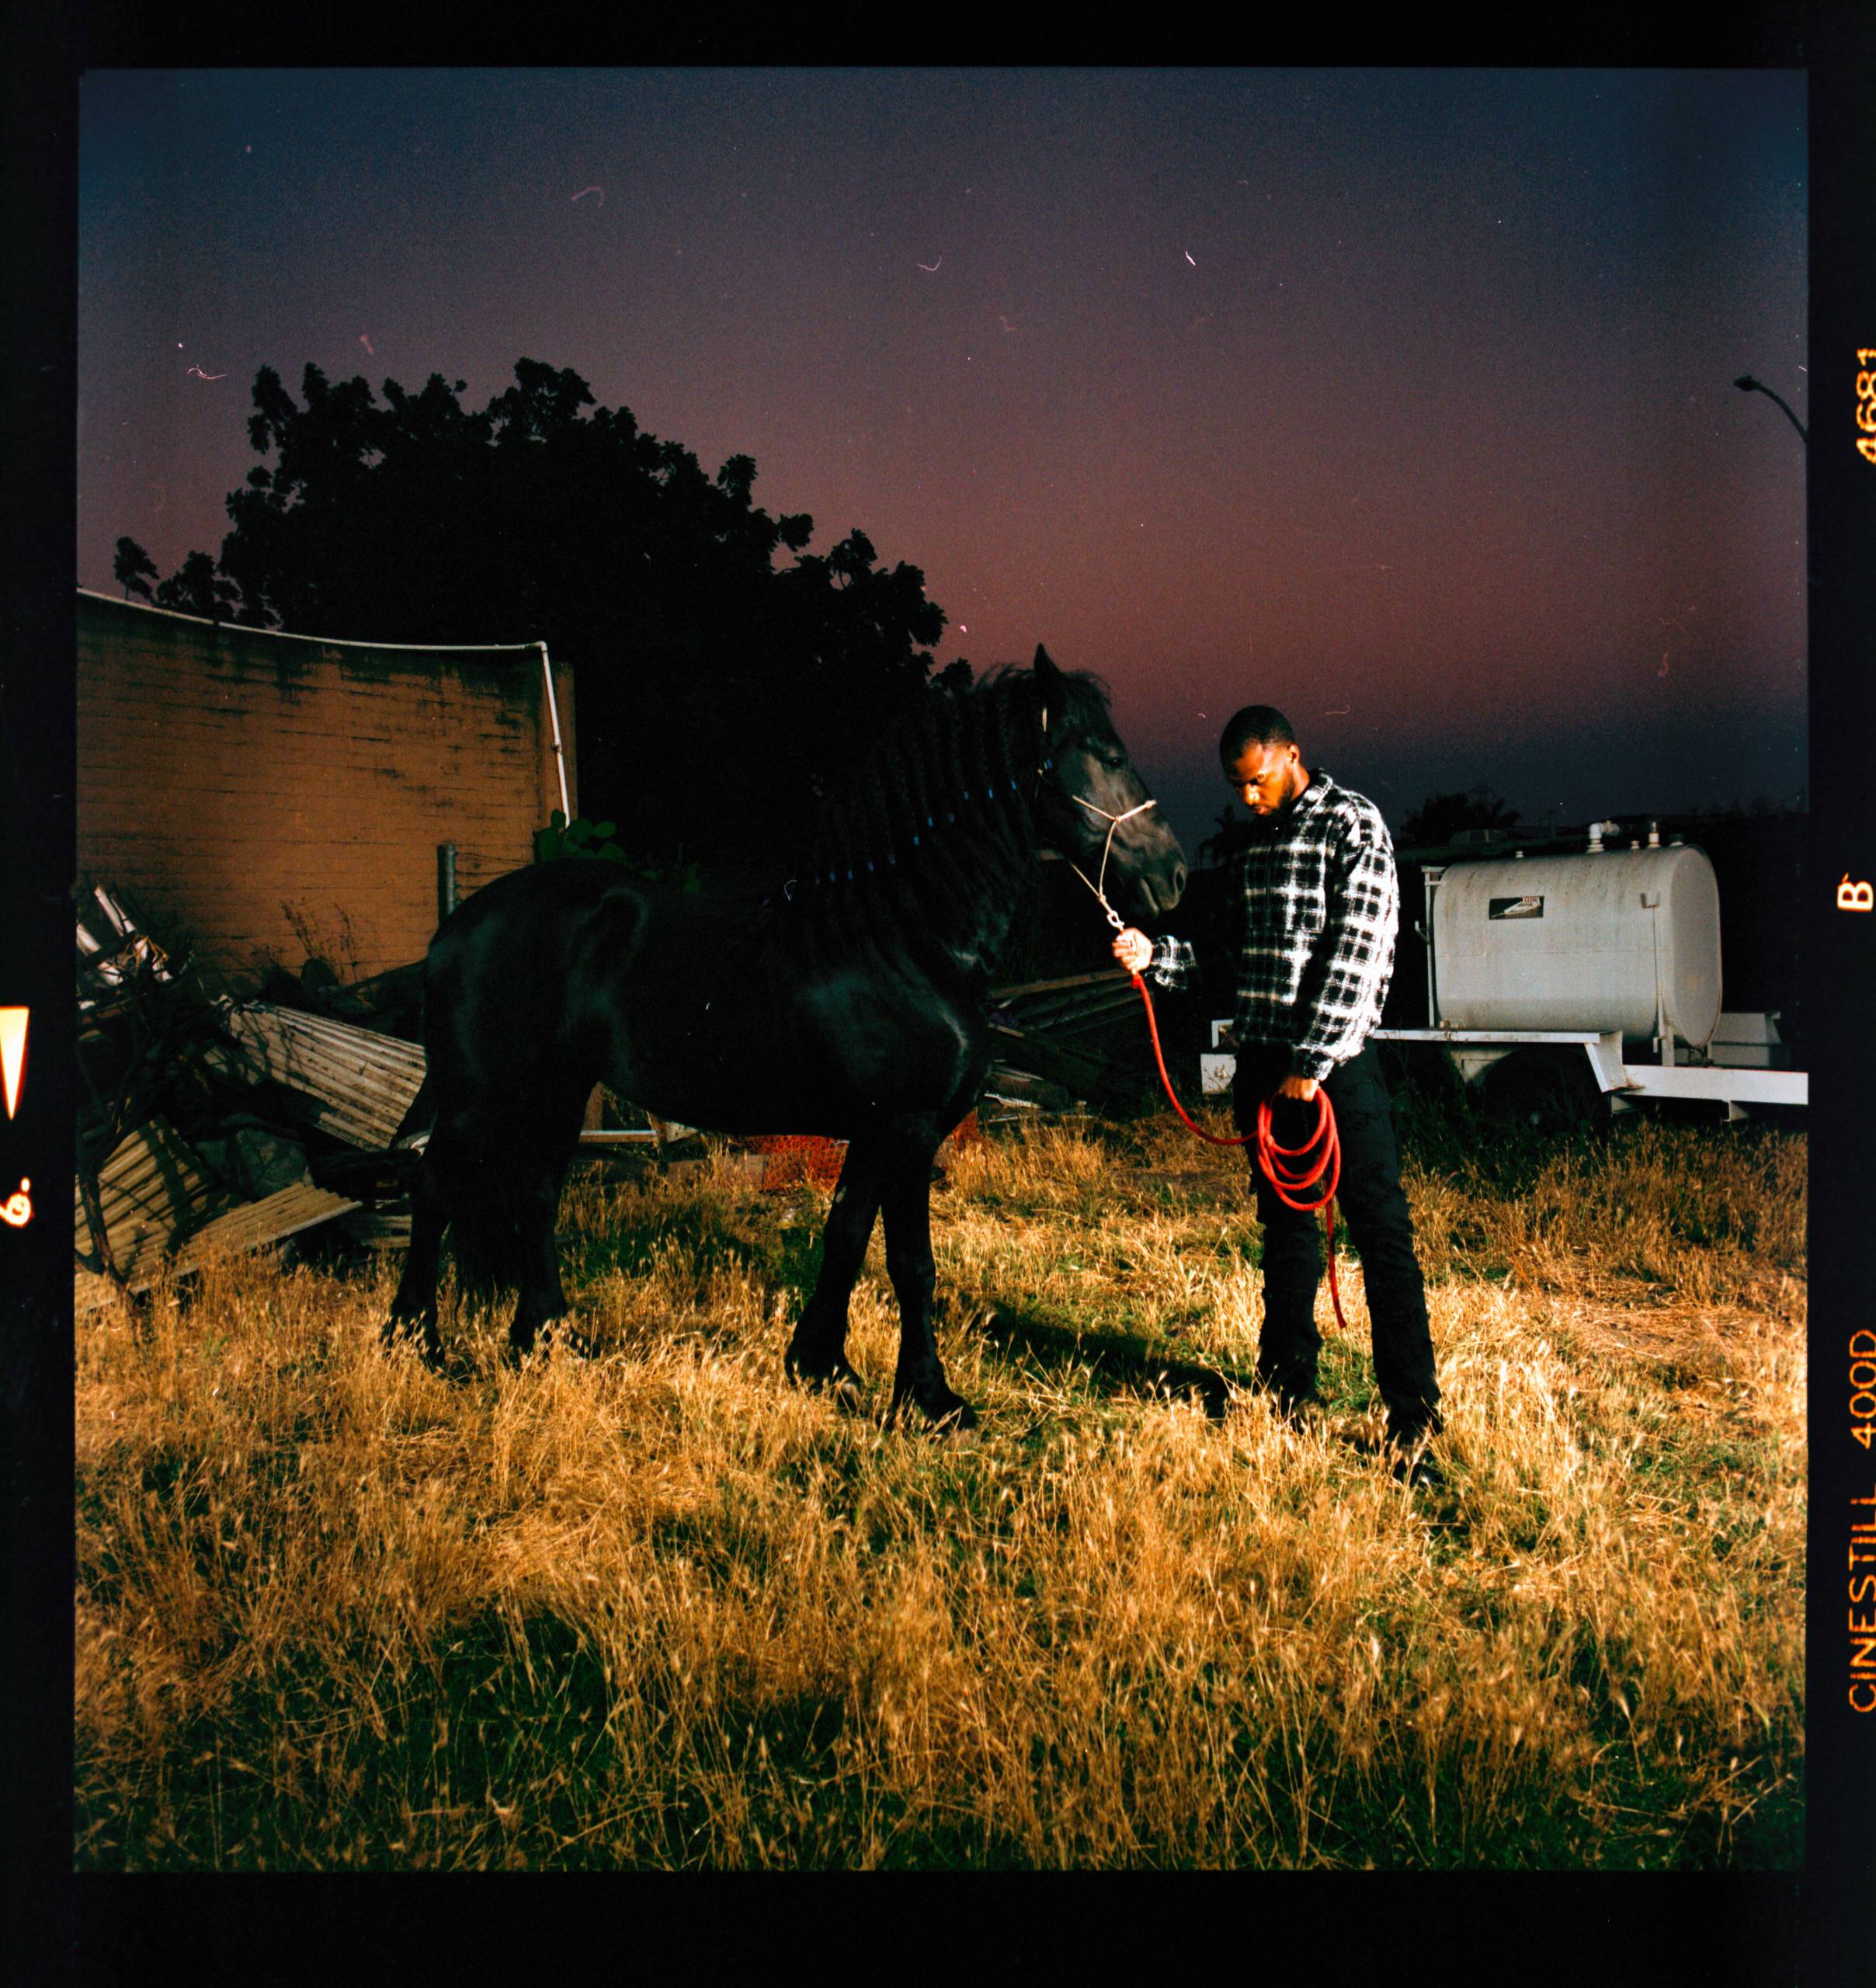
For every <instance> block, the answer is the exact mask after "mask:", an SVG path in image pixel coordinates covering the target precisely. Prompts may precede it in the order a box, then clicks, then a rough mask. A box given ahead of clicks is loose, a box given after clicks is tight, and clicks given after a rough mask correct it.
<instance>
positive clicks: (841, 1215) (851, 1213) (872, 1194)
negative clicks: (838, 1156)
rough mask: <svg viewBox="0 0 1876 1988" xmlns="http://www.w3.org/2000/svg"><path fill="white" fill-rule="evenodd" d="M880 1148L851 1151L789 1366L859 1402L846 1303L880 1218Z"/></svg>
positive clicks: (863, 1145) (871, 1142) (870, 1143)
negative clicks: (849, 1351)
mask: <svg viewBox="0 0 1876 1988" xmlns="http://www.w3.org/2000/svg"><path fill="white" fill-rule="evenodd" d="M880 1159H881V1152H880V1145H879V1142H878V1141H877V1139H875V1138H867V1137H865V1136H862V1137H861V1138H856V1139H855V1140H854V1141H853V1142H852V1143H851V1144H850V1145H849V1146H848V1148H847V1156H846V1162H845V1163H844V1164H843V1165H842V1167H841V1170H840V1183H839V1186H838V1187H836V1188H835V1190H834V1204H833V1207H832V1208H831V1209H830V1210H829V1213H828V1218H827V1227H826V1229H825V1231H824V1232H822V1237H821V1271H820V1274H819V1276H818V1277H816V1278H815V1288H814V1295H812V1296H811V1298H809V1299H808V1302H807V1303H806V1304H805V1305H804V1306H803V1307H802V1308H801V1319H800V1322H798V1323H797V1325H796V1326H795V1329H794V1337H793V1338H792V1339H791V1340H790V1341H789V1343H788V1352H787V1357H786V1359H785V1361H784V1363H783V1364H785V1366H786V1367H787V1371H788V1375H789V1378H790V1379H791V1380H797V1381H808V1382H821V1383H825V1384H828V1385H832V1386H833V1387H834V1388H837V1389H839V1391H840V1392H842V1394H851V1395H855V1396H857V1395H858V1393H859V1391H860V1376H859V1375H857V1374H856V1373H855V1372H854V1371H853V1368H851V1367H850V1366H849V1364H847V1354H846V1345H847V1301H848V1300H849V1298H851V1297H852V1296H853V1284H854V1280H855V1279H856V1278H857V1277H859V1275H860V1265H861V1264H862V1263H864V1262H865V1261H866V1259H867V1243H868V1241H869V1240H870V1238H871V1236H872V1234H873V1221H874V1216H875V1215H877V1214H878V1212H879V1201H880V1184H879V1183H880Z"/></svg>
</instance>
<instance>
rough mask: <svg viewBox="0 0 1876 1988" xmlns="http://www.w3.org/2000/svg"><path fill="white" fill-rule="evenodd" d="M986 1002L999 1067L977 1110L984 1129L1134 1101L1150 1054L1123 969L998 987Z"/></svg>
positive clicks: (992, 1072) (994, 1068) (1130, 982)
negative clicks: (1145, 1058) (1145, 1056)
mask: <svg viewBox="0 0 1876 1988" xmlns="http://www.w3.org/2000/svg"><path fill="white" fill-rule="evenodd" d="M991 1000H992V1009H991V1027H992V1031H993V1033H992V1041H993V1042H994V1044H995V1049H996V1061H995V1062H993V1063H992V1065H991V1066H990V1075H989V1076H988V1079H986V1080H985V1086H984V1094H983V1097H982V1099H981V1100H980V1102H979V1104H978V1121H979V1122H980V1123H981V1124H982V1125H984V1126H985V1128H990V1127H992V1126H998V1125H1011V1124H1022V1123H1024V1122H1025V1121H1034V1120H1035V1119H1037V1118H1044V1117H1063V1116H1066V1115H1068V1114H1075V1113H1085V1112H1086V1110H1088V1109H1089V1107H1090V1105H1093V1106H1094V1107H1096V1108H1097V1109H1100V1110H1113V1109H1115V1108H1117V1107H1124V1106H1125V1105H1127V1103H1131V1102H1132V1101H1133V1099H1134V1094H1135V1093H1136V1092H1137V1090H1138V1088H1139V1084H1138V1078H1139V1073H1140V1069H1141V1056H1142V1055H1143V1054H1147V1053H1150V1052H1147V1051H1145V1043H1146V1041H1147V1037H1146V1030H1145V1024H1144V1023H1143V1022H1142V1020H1141V1017H1140V997H1139V996H1138V994H1136V993H1135V992H1134V984H1133V977H1132V975H1130V974H1129V973H1127V971H1125V970H1124V968H1120V967H1113V968H1105V969H1103V970H1102V971H1100V972H1096V973H1078V974H1074V975H1070V976H1069V977H1068V978H1066V979H1059V980H1033V981H1029V982H1025V983H1023V985H1019V986H1014V987H999V988H996V989H993V990H992V995H991Z"/></svg>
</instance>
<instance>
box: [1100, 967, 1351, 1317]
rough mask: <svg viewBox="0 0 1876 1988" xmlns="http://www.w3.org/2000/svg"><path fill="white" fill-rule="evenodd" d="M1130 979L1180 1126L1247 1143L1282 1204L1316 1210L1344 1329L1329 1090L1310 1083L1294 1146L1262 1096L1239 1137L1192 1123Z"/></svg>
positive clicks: (1217, 1140)
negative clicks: (1305, 1193) (1302, 1128)
mask: <svg viewBox="0 0 1876 1988" xmlns="http://www.w3.org/2000/svg"><path fill="white" fill-rule="evenodd" d="M1133 981H1134V985H1135V986H1136V987H1137V988H1138V989H1139V990H1140V998H1141V1000H1142V1001H1144V1002H1145V1003H1146V1025H1147V1029H1148V1033H1149V1034H1151V1035H1152V1038H1153V1060H1154V1062H1155V1063H1157V1064H1158V1065H1159V1081H1160V1083H1162V1085H1163V1086H1165V1089H1166V1097H1167V1099H1168V1100H1169V1103H1171V1105H1172V1109H1173V1110H1175V1111H1176V1112H1177V1113H1178V1114H1179V1117H1181V1118H1182V1119H1183V1120H1184V1121H1185V1123H1186V1130H1187V1131H1190V1132H1192V1133H1193V1134H1195V1135H1197V1137H1198V1138H1201V1139H1203V1140H1204V1142H1205V1143H1206V1144H1207V1145H1211V1146H1245V1145H1248V1146H1251V1147H1252V1149H1253V1150H1254V1151H1255V1152H1256V1156H1257V1165H1258V1167H1259V1170H1261V1172H1262V1173H1263V1176H1264V1178H1265V1179H1266V1180H1268V1181H1269V1182H1270V1188H1271V1191H1272V1192H1273V1194H1275V1195H1276V1197H1277V1199H1278V1200H1279V1201H1281V1202H1282V1203H1283V1204H1284V1207H1285V1208H1294V1209H1295V1210H1296V1211H1297V1212H1298V1214H1299V1215H1315V1213H1317V1212H1318V1211H1320V1212H1321V1214H1322V1228H1323V1231H1324V1232H1325V1235H1326V1236H1328V1239H1329V1298H1330V1299H1331V1301H1332V1302H1333V1304H1334V1305H1335V1308H1336V1322H1337V1323H1339V1325H1340V1326H1341V1327H1342V1329H1343V1331H1344V1332H1346V1331H1347V1330H1348V1321H1347V1319H1345V1318H1343V1315H1342V1291H1341V1288H1340V1287H1339V1285H1338V1284H1337V1283H1336V1188H1337V1187H1339V1186H1340V1184H1341V1181H1342V1142H1341V1140H1340V1139H1339V1138H1338V1137H1337V1135H1336V1107H1334V1106H1333V1105H1332V1104H1331V1103H1329V1093H1328V1092H1327V1091H1326V1090H1324V1089H1323V1088H1322V1086H1321V1085H1319V1084H1318V1086H1316V1128H1315V1131H1313V1132H1311V1134H1310V1135H1309V1137H1308V1138H1306V1139H1305V1141H1304V1142H1303V1143H1302V1144H1301V1145H1300V1146H1280V1145H1278V1144H1277V1142H1276V1140H1275V1139H1274V1138H1272V1137H1271V1135H1270V1100H1269V1099H1268V1098H1267V1097H1266V1098H1264V1099H1263V1100H1260V1101H1259V1104H1258V1107H1257V1129H1256V1131H1255V1132H1247V1133H1246V1134H1245V1135H1244V1136H1243V1137H1242V1138H1235V1139H1232V1138H1224V1137H1222V1136H1221V1135H1219V1134H1218V1133H1217V1132H1208V1131H1206V1130H1205V1128H1204V1127H1203V1126H1202V1125H1195V1124H1193V1122H1192V1120H1191V1117H1190V1115H1189V1114H1187V1112H1186V1107H1184V1106H1183V1104H1181V1103H1179V1097H1178V1094H1177V1093H1176V1092H1175V1091H1174V1090H1173V1088H1172V1079H1171V1078H1170V1077H1169V1076H1167V1074H1166V1055H1165V1052H1164V1051H1162V1049H1161V1048H1160V1046H1159V1021H1158V1020H1157V1019H1156V1018H1155V1016H1154V1013H1153V997H1152V995H1151V994H1150V993H1149V992H1148V991H1147V984H1146V982H1145V980H1143V979H1142V978H1141V976H1140V975H1138V974H1135V975H1134V976H1133ZM1318 1146H1319V1147H1320V1148H1321V1149H1322V1155H1321V1157H1320V1158H1319V1159H1318V1160H1317V1161H1316V1163H1315V1165H1314V1166H1311V1167H1309V1168H1308V1170H1307V1171H1305V1168H1304V1165H1303V1163H1304V1162H1305V1161H1306V1160H1307V1159H1308V1156H1309V1155H1310V1154H1311V1153H1312V1152H1315V1150H1316V1149H1317V1148H1318ZM1291 1161H1294V1162H1295V1163H1296V1164H1295V1165H1294V1166H1290V1165H1288V1164H1287V1163H1289V1162H1291ZM1324 1173H1327V1174H1328V1176H1329V1184H1328V1185H1327V1186H1326V1187H1324V1189H1323V1190H1322V1194H1321V1195H1320V1196H1319V1197H1318V1198H1317V1199H1316V1200H1315V1201H1298V1200H1297V1199H1296V1198H1295V1196H1296V1195H1297V1194H1299V1193H1301V1190H1303V1189H1304V1188H1305V1187H1314V1186H1315V1183H1317V1181H1318V1180H1321V1179H1322V1176H1323V1175H1324Z"/></svg>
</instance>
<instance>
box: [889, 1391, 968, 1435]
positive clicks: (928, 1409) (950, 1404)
mask: <svg viewBox="0 0 1876 1988" xmlns="http://www.w3.org/2000/svg"><path fill="white" fill-rule="evenodd" d="M908 1402H909V1403H910V1404H911V1405H912V1406H913V1407H915V1408H916V1409H918V1411H919V1413H920V1414H921V1415H922V1416H924V1417H925V1419H926V1422H927V1423H929V1424H930V1425H931V1427H932V1429H933V1431H934V1432H935V1433H936V1434H939V1435H941V1436H949V1437H965V1436H968V1435H969V1434H970V1432H971V1430H973V1429H974V1428H975V1427H977V1410H976V1409H974V1408H973V1407H972V1406H971V1404H970V1403H969V1402H968V1401H966V1400H965V1399H964V1398H963V1397H962V1396H961V1395H954V1394H953V1393H952V1392H951V1391H950V1388H927V1389H926V1390H925V1391H924V1392H922V1393H921V1392H916V1391H915V1390H914V1389H912V1388H907V1389H906V1390H905V1392H903V1393H902V1394H896V1395H894V1396H893V1398H892V1404H891V1406H890V1407H889V1408H888V1409H887V1411H886V1422H885V1426H886V1427H888V1429H890V1428H892V1427H894V1426H895V1424H896V1423H898V1419H899V1411H900V1410H901V1409H903V1408H904V1407H905V1406H906V1405H907V1403H908Z"/></svg>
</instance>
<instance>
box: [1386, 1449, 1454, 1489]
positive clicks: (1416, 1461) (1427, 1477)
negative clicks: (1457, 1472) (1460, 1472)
mask: <svg viewBox="0 0 1876 1988" xmlns="http://www.w3.org/2000/svg"><path fill="white" fill-rule="evenodd" d="M1389 1468H1390V1469H1391V1471H1392V1472H1393V1475H1394V1477H1395V1481H1396V1482H1398V1483H1402V1484H1405V1485H1406V1486H1408V1487H1409V1489H1412V1490H1415V1491H1443V1490H1444V1489H1446V1472H1444V1471H1443V1470H1442V1469H1441V1468H1440V1466H1439V1465H1437V1463H1435V1462H1434V1461H1433V1458H1431V1457H1416V1456H1413V1455H1407V1456H1397V1457H1395V1459H1394V1461H1393V1463H1392V1464H1391V1465H1390V1466H1389Z"/></svg>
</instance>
